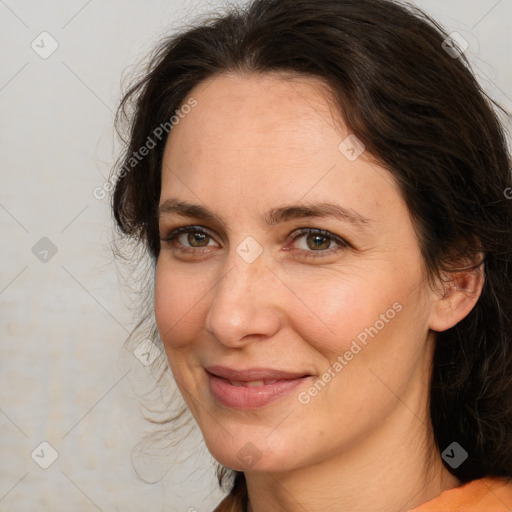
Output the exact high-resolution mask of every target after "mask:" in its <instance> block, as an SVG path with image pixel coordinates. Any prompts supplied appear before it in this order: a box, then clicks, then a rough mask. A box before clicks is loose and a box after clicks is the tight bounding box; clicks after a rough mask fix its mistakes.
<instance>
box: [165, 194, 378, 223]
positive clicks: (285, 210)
mask: <svg viewBox="0 0 512 512" xmlns="http://www.w3.org/2000/svg"><path fill="white" fill-rule="evenodd" d="M172 213H175V214H177V215H180V216H182V217H193V218H196V219H201V220H204V221H210V222H218V223H220V224H222V223H223V222H222V219H221V218H220V217H219V216H218V215H216V214H215V213H213V212H211V211H210V210H209V209H208V208H205V207H204V206H201V205H198V204H192V203H188V202H186V201H179V200H178V199H176V198H169V199H167V200H165V201H164V202H163V203H162V204H161V205H160V206H159V207H158V218H160V217H162V216H164V215H169V214H172ZM308 217H313V218H315V217H317V218H318V217H320V218H325V217H334V218H336V219H338V220H341V221H343V222H348V223H349V224H353V225H354V226H358V227H365V226H367V225H369V224H371V220H370V219H367V218H365V217H363V216H362V215H360V214H359V213H357V212H356V211H354V210H352V209H349V208H344V207H342V206H340V205H338V204H335V203H331V202H320V203H311V204H292V205H285V206H280V207H278V208H272V209H271V210H269V211H268V212H267V213H266V214H265V215H264V221H265V223H266V224H267V225H268V226H274V225H276V224H279V223H281V222H286V221H289V220H293V219H304V218H308Z"/></svg>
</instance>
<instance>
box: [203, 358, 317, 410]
mask: <svg viewBox="0 0 512 512" xmlns="http://www.w3.org/2000/svg"><path fill="white" fill-rule="evenodd" d="M205 370H206V372H207V375H208V380H209V388H210V392H211V393H212V395H213V396H214V398H215V399H216V400H217V402H219V403H220V404H222V405H224V406H226V407H231V408H235V409H254V408H257V407H263V406H264V405H267V404H269V403H270V402H273V401H275V400H277V399H279V398H281V397H283V396H285V395H288V394H290V393H291V392H292V391H293V390H294V389H295V388H297V387H298V386H300V385H301V384H303V382H304V381H306V380H308V379H309V378H311V377H312V376H311V375H309V374H308V373H304V372H295V371H283V370H277V369H273V368H248V369H246V370H235V369H233V368H229V367H226V366H208V367H206V368H205Z"/></svg>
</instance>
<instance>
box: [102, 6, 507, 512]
mask: <svg viewBox="0 0 512 512" xmlns="http://www.w3.org/2000/svg"><path fill="white" fill-rule="evenodd" d="M450 43H451V40H450V38H449V36H448V34H447V33H446V32H445V31H444V29H443V28H442V27H441V26H439V24H438V23H437V22H435V21H434V20H432V19H431V18H429V17H428V16H427V15H426V14H425V13H423V12H422V11H420V10H418V9H416V8H414V7H412V6H408V5H404V4H401V3H398V2H396V1H392V0H253V1H251V2H250V3H248V4H247V5H243V6H238V7H237V6H230V7H229V9H227V10H226V12H224V13H222V14H214V15H212V16H210V17H208V18H206V19H202V20H201V21H200V22H198V23H197V24H195V25H193V26H189V27H187V28H185V29H182V30H181V31H179V32H178V33H175V34H173V35H172V36H170V37H168V38H166V39H164V40H163V41H162V42H161V43H160V45H159V46H158V47H157V49H156V50H155V51H154V53H153V54H152V55H151V56H150V61H149V65H148V67H147V68H146V69H145V70H144V73H143V75H142V77H141V78H140V79H138V80H137V82H136V83H135V84H134V85H133V86H132V87H131V88H130V89H129V90H128V91H127V92H126V95H125V96H124V98H123V100H122V103H121V105H120V107H119V111H118V118H117V123H118V126H120V127H123V126H124V127H125V128H126V127H128V135H127V136H126V137H125V139H124V141H125V148H124V153H123V155H122V156H121V157H120V159H119V160H118V163H117V165H116V167H115V168H114V173H115V176H116V177H115V189H114V193H113V196H112V211H113V215H114V218H115V221H116V223H117V226H118V229H119V231H120V233H121V234H122V236H124V237H125V238H128V239H131V240H134V241H135V242H136V243H137V244H139V245H141V246H143V247H144V248H145V249H146V250H147V252H148V254H149V257H150V259H151V261H152V262H153V263H155V262H156V260H157V259H158V255H159V250H160V241H159V236H158V221H157V217H156V209H157V207H158V202H159V198H160V187H161V164H162V155H163V150H164V146H165V141H166V137H162V139H161V140H159V141H158V142H157V143H156V147H154V148H153V149H152V150H151V151H150V152H149V153H148V154H147V156H145V157H144V158H142V159H141V160H140V161H138V162H137V164H136V165H131V164H133V161H132V162H131V164H130V165H129V162H130V158H132V157H133V154H134V152H137V151H138V150H139V149H140V148H141V147H143V146H144V145H145V144H147V140H148V136H150V135H151V134H152V133H153V131H154V130H155V127H158V126H160V125H162V124H163V123H165V122H168V121H169V119H170V118H171V117H172V116H173V115H176V114H177V113H178V112H179V109H180V107H181V106H182V105H183V103H184V102H185V101H186V99H187V97H188V96H189V95H190V93H191V91H192V90H193V88H194V87H195V86H197V85H198V84H199V83H201V82H202V81H204V80H205V79H207V78H210V77H212V76H215V75H218V74H223V73H272V72H291V73H293V74H298V75H306V76H311V77H316V78H318V79H320V80H322V81H323V82H324V83H325V84H326V85H328V87H329V90H330V91H331V92H332V97H333V99H334V100H335V104H336V106H337V108H338V110H339V114H340V116H341V118H342V119H343V120H344V122H345V124H346V125H347V127H348V128H349V129H350V130H351V132H352V133H354V134H355V135H356V136H357V137H358V138H359V139H360V140H361V141H362V142H363V143H364V145H365V147H366V151H367V152H368V153H369V154H371V155H372V156H373V157H374V158H375V159H376V160H377V161H378V162H379V163H380V164H381V165H383V166H384V167H385V168H386V169H387V170H388V171H389V172H390V173H391V174H392V175H393V176H394V178H395V179H396V181H397V183H398V184H399V187H400V190H401V193H402V196H403V198H404V200H405V202H406V204H407V206H408V209H409V212H410V214H411V216H412V218H413V221H414V226H415V230H416V233H417V237H418V241H419V246H420V249H421V253H422V256H423V259H424V261H425V264H426V268H427V270H428V275H429V278H433V277H440V276H442V275H443V273H446V272H453V271H461V264H462V263H461V262H467V261H474V260H475V257H476V255H477V254H482V253H483V255H484V262H483V267H484V269H485V281H484V285H483V289H482V293H481V296H480V298H479V300H478V302H477V303H476V305H475V307H474V308H473V310H472V311H471V312H470V313H469V314H468V315H467V316H466V317H465V318H464V319H463V320H461V321H460V322H459V323H458V324H457V325H455V326H454V327H452V328H451V329H448V330H446V331H444V332H440V333H437V339H436V347H435V353H434V360H433V369H432V376H431V387H430V401H429V407H430V415H431V420H432V426H433V432H434V440H435V444H436V447H435V448H436V449H437V450H439V451H442V450H444V449H445V448H446V447H447V446H448V445H449V444H450V443H451V442H452V441H457V442H458V443H459V444H460V445H461V446H462V447H463V448H464V449H465V450H466V451H467V452H468V459H467V460H466V461H465V462H464V463H463V464H462V465H460V466H459V467H458V468H456V469H453V468H451V467H449V466H447V469H448V470H449V471H450V472H451V473H452V474H453V475H455V476H456V477H457V478H458V479H460V480H461V481H462V482H468V481H470V480H473V479H476V478H480V477H483V476H493V475H494V476H505V477H512V435H511V434H512V340H511V335H512V281H511V279H512V268H511V258H512V256H511V255H512V200H509V199H507V191H508V196H509V197H510V196H511V195H512V180H511V172H510V154H509V150H508V147H507V139H506V132H505V128H504V124H503V122H502V121H500V117H499V115H500V113H501V114H503V113H505V114H506V112H505V111H504V110H503V109H501V107H499V105H497V104H496V103H495V102H494V101H493V100H492V99H490V98H489V96H488V95H487V94H486V93H485V92H484V91H483V90H482V88H481V87H480V85H479V84H478V82H477V80H476V78H475V77H474V75H473V73H472V71H471V67H470V65H469V63H468V61H467V59H466V58H465V56H464V54H463V53H461V52H460V51H459V50H457V48H456V47H454V46H453V45H450ZM500 109H501V110H500ZM171 133H172V132H171ZM127 167H128V168H129V172H126V169H127ZM123 169H124V170H125V172H123ZM480 263H482V262H479V263H476V264H475V265H474V267H477V266H479V264H480ZM474 267H473V268H474ZM149 278H152V276H149ZM431 282H433V281H431ZM148 314H149V313H148ZM139 326H140V325H139ZM153 334H154V339H155V342H156V343H161V341H160V340H159V339H158V334H157V332H156V329H153ZM171 421H172V418H168V420H165V421H161V422H160V423H161V424H163V425H167V424H168V423H169V422H171ZM168 427H169V425H167V428H168ZM226 476H230V477H232V478H231V479H230V482H231V484H230V485H231V489H230V498H228V501H226V502H225V504H224V505H223V506H225V508H223V510H231V507H232V508H233V510H235V507H237V506H240V507H243V506H244V504H246V503H247V489H246V484H245V478H244V475H243V473H240V472H234V471H231V470H228V469H227V468H224V467H219V470H218V477H219V483H220V484H221V485H222V483H223V479H225V477H226ZM224 483H225V480H224ZM219 510H220V509H219Z"/></svg>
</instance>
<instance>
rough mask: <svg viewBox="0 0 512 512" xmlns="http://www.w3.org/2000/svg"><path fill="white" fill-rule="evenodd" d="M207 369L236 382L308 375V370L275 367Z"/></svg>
mask: <svg viewBox="0 0 512 512" xmlns="http://www.w3.org/2000/svg"><path fill="white" fill-rule="evenodd" d="M205 370H206V371H207V372H209V373H211V374H213V375H217V377H223V378H224V379H228V380H231V381H235V382H251V381H257V380H285V379H286V380H292V379H298V378H300V377H307V376H309V374H308V373H307V372H289V371H283V370H276V369H274V368H247V369H245V370H235V369H233V368H228V367H227V366H218V365H216V366H207V367H205Z"/></svg>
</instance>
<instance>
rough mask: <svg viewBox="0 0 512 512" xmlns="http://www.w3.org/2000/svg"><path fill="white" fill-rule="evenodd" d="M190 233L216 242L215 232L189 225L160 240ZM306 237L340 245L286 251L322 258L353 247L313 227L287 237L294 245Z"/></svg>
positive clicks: (170, 239)
mask: <svg viewBox="0 0 512 512" xmlns="http://www.w3.org/2000/svg"><path fill="white" fill-rule="evenodd" d="M190 232H197V233H202V234H204V235H206V236H208V237H209V238H210V239H212V240H215V236H214V234H213V232H211V231H210V230H209V229H207V228H205V227H203V226H194V225H187V226H181V227H178V228H175V229H173V230H171V231H170V233H168V234H167V235H166V236H165V237H160V240H161V241H162V242H172V241H174V240H175V239H176V238H177V237H178V236H179V235H181V234H184V233H190ZM304 235H320V236H323V237H325V238H329V239H331V240H332V241H334V242H336V243H337V244H338V246H337V247H331V248H330V249H325V250H318V251H314V250H310V251H308V250H305V249H296V248H291V249H290V248H287V249H285V250H293V251H299V252H300V253H302V254H304V255H305V257H322V256H329V255H331V254H333V252H338V251H339V250H340V249H345V248H348V247H350V246H351V245H350V243H349V242H347V241H346V240H345V239H344V238H342V237H341V236H339V235H336V234H335V233H332V232H330V231H327V230H324V229H320V228H311V227H302V228H298V229H296V230H294V231H293V232H292V233H291V234H290V235H289V236H288V237H287V240H289V241H290V242H292V243H293V242H295V240H297V239H299V238H301V237H303V236H304ZM207 247H209V246H204V247H189V246H184V247H183V249H178V250H183V251H188V252H196V251H201V250H202V249H206V248H207Z"/></svg>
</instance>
